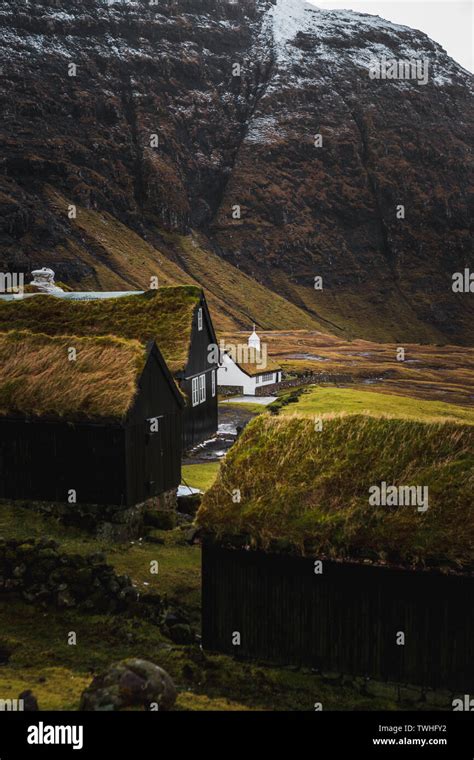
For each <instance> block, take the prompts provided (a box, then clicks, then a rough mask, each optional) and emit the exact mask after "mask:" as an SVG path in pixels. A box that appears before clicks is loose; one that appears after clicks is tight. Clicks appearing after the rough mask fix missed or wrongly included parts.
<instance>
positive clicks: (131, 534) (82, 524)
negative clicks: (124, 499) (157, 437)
mask: <svg viewBox="0 0 474 760" xmlns="http://www.w3.org/2000/svg"><path fill="white" fill-rule="evenodd" d="M17 503H18V506H19V507H22V508H26V509H32V510H34V511H36V512H40V513H41V514H44V515H46V516H47V517H55V518H57V519H59V520H60V521H61V522H62V523H63V525H66V526H71V527H76V528H80V529H81V530H85V531H87V532H88V533H91V534H93V535H95V536H97V538H101V539H104V540H106V541H128V540H130V539H133V538H139V537H140V536H141V535H142V534H143V529H144V525H145V522H146V519H147V515H148V514H154V513H160V512H163V511H164V512H170V511H176V506H177V496H176V489H172V490H170V491H166V492H165V493H162V494H160V495H159V496H154V497H152V498H151V499H147V501H145V502H143V503H142V504H136V505H135V506H133V507H122V506H118V505H117V506H116V505H102V504H66V503H58V502H42V501H34V502H33V501H31V502H30V501H19V502H17Z"/></svg>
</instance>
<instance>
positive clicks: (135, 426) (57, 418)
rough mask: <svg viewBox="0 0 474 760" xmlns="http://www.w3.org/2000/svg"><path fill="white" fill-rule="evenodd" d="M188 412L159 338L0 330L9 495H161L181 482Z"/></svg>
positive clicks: (50, 498)
mask: <svg viewBox="0 0 474 760" xmlns="http://www.w3.org/2000/svg"><path fill="white" fill-rule="evenodd" d="M183 406H184V403H183V399H182V397H181V394H180V392H179V390H178V389H177V387H176V384H175V382H174V380H173V378H172V376H171V375H170V372H169V370H168V368H167V366H166V363H165V362H164V360H163V357H162V355H161V353H160V351H159V349H158V347H157V346H156V344H155V343H154V342H153V341H151V342H150V343H148V345H147V346H146V347H145V346H144V345H143V344H142V343H140V342H139V341H136V340H125V339H123V338H117V337H115V336H98V337H94V338H90V337H78V336H77V335H70V336H64V335H61V336H55V337H52V336H48V335H44V334H34V333H31V332H28V331H11V332H8V333H3V334H0V498H3V499H16V500H33V501H47V502H59V503H69V504H89V505H116V506H119V507H123V508H125V507H130V506H135V505H137V504H144V503H146V502H151V501H152V500H154V499H157V498H161V497H162V496H163V495H165V494H167V493H169V492H172V491H174V490H175V489H176V488H177V486H178V485H179V483H180V479H181V478H180V476H181V427H182V410H183Z"/></svg>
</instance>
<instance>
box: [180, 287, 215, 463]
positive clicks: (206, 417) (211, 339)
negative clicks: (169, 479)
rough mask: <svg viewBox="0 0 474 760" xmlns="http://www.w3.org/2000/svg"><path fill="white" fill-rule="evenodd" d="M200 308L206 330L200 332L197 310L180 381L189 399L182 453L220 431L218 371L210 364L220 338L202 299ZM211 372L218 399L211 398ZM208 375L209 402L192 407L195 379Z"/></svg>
mask: <svg viewBox="0 0 474 760" xmlns="http://www.w3.org/2000/svg"><path fill="white" fill-rule="evenodd" d="M200 307H201V308H202V309H203V329H202V330H198V317H197V312H198V308H199V307H197V308H196V310H195V312H194V316H193V326H192V332H191V348H190V352H189V359H188V363H187V365H186V369H185V372H184V378H183V379H182V380H181V381H180V386H181V389H182V391H183V392H184V393H185V395H186V398H187V403H186V408H185V410H184V418H183V449H184V450H187V449H190V448H192V447H193V446H196V444H198V443H201V441H204V440H206V439H207V438H210V437H212V436H213V435H215V433H216V431H217V416H218V410H217V369H218V363H217V362H213V363H210V362H209V361H208V357H209V346H211V345H213V344H214V343H216V341H217V338H216V336H215V333H214V329H213V327H212V322H211V318H210V315H209V311H208V309H207V305H206V301H205V300H204V299H203V300H202V302H201V304H200ZM211 370H214V371H215V373H216V395H215V396H214V398H212V388H211ZM203 373H206V401H204V402H203V403H202V404H198V405H197V406H194V407H193V406H192V378H193V377H195V376H196V375H200V374H203Z"/></svg>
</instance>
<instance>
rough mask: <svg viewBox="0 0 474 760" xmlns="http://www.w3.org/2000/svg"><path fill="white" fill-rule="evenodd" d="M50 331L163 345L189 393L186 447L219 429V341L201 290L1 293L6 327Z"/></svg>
mask: <svg viewBox="0 0 474 760" xmlns="http://www.w3.org/2000/svg"><path fill="white" fill-rule="evenodd" d="M12 328H15V329H19V330H25V329H26V330H31V331H32V332H37V331H39V330H41V331H42V332H44V333H46V334H47V335H78V336H88V337H95V336H99V335H115V336H117V337H119V338H124V339H126V340H137V341H139V342H140V343H141V344H142V345H147V344H148V342H149V341H150V340H153V341H155V342H156V344H157V346H158V347H159V349H160V352H161V354H162V356H163V357H164V359H165V361H166V364H167V365H168V368H169V370H170V372H171V373H172V375H173V376H174V378H175V381H176V383H177V385H178V387H179V389H180V391H181V393H182V395H183V397H184V400H185V406H184V410H183V448H184V449H189V448H192V447H193V446H195V445H196V444H198V443H200V442H202V441H203V440H205V439H207V438H210V437H212V436H213V435H214V434H215V433H216V431H217V369H218V359H219V357H218V353H217V349H216V350H212V347H213V346H217V338H216V335H215V332H214V328H213V325H212V320H211V316H210V314H209V309H208V307H207V303H206V299H205V296H204V294H203V292H202V290H201V289H200V288H198V287H195V286H178V287H163V288H158V289H156V290H149V291H146V292H142V291H136V292H135V291H133V292H122V293H118V292H117V293H114V292H111V293H101V292H97V293H94V292H84V293H79V292H68V293H64V292H59V293H54V294H51V295H45V294H39V293H36V294H33V293H26V294H25V295H24V296H23V297H22V298H15V297H14V296H3V297H0V331H6V330H10V329H12Z"/></svg>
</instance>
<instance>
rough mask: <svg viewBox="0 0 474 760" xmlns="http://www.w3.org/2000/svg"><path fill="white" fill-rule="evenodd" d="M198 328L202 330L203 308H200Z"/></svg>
mask: <svg viewBox="0 0 474 760" xmlns="http://www.w3.org/2000/svg"><path fill="white" fill-rule="evenodd" d="M198 330H199V331H201V330H202V309H198Z"/></svg>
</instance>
